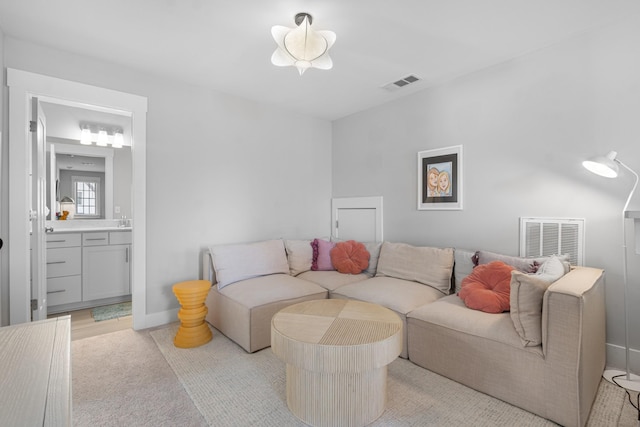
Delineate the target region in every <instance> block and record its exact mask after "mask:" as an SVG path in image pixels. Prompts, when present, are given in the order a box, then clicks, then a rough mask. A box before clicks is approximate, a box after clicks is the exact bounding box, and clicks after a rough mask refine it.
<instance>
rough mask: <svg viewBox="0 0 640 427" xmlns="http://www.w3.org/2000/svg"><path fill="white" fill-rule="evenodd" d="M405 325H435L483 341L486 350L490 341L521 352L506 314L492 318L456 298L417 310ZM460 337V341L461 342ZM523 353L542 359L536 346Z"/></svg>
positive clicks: (520, 344)
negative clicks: (528, 352) (533, 354)
mask: <svg viewBox="0 0 640 427" xmlns="http://www.w3.org/2000/svg"><path fill="white" fill-rule="evenodd" d="M407 321H408V322H409V328H411V325H412V324H413V325H422V326H426V325H425V324H431V325H437V326H440V327H443V328H446V329H449V330H452V331H456V332H458V333H461V334H463V335H467V336H469V335H470V336H475V337H479V338H483V339H486V340H488V341H487V342H488V343H489V344H488V346H491V344H490V343H491V342H492V341H493V342H500V343H503V344H506V345H509V346H510V347H514V348H515V349H520V351H523V350H524V349H523V348H522V343H521V342H520V337H519V336H518V334H517V332H516V331H515V329H514V327H513V322H512V321H511V318H510V316H509V313H498V314H493V313H485V312H484V311H479V310H472V309H470V308H468V307H467V306H466V305H464V302H463V301H462V300H461V299H460V298H458V297H457V296H456V295H449V296H445V297H443V298H440V299H438V300H437V301H435V302H433V303H431V304H429V305H426V306H422V307H419V308H417V309H416V310H414V311H412V312H411V313H409V314H408V315H407ZM463 335H461V337H460V339H464V337H463ZM410 344H411V343H410ZM527 350H528V351H532V352H533V353H535V354H538V355H542V348H541V347H540V346H538V347H528V348H527ZM409 353H411V350H409ZM446 354H449V352H446ZM457 357H462V358H464V357H465V356H464V355H463V354H460V355H457Z"/></svg>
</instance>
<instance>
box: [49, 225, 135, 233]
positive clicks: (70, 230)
mask: <svg viewBox="0 0 640 427" xmlns="http://www.w3.org/2000/svg"><path fill="white" fill-rule="evenodd" d="M89 231H131V227H55V226H54V227H53V231H47V234H57V233H86V232H89Z"/></svg>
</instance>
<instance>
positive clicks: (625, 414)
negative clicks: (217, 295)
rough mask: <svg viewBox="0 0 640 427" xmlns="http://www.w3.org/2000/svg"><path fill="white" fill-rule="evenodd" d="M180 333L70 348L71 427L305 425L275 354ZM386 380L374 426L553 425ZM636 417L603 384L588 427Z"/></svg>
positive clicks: (421, 375)
mask: <svg viewBox="0 0 640 427" xmlns="http://www.w3.org/2000/svg"><path fill="white" fill-rule="evenodd" d="M176 330H177V324H172V325H169V326H168V327H163V328H160V329H157V330H154V331H142V332H135V331H132V330H126V331H120V332H115V333H111V334H108V335H102V336H97V337H93V338H87V339H83V340H80V341H75V342H73V343H72V369H73V374H72V375H73V376H72V378H73V421H74V425H76V426H119V425H128V426H147V425H148V426H152V425H153V426H165V425H168V426H173V425H180V426H206V425H210V426H248V425H252V426H274V427H275V426H278V427H280V426H302V425H303V424H302V423H301V422H300V421H298V420H297V419H296V418H295V417H294V416H293V415H291V413H290V412H289V411H288V409H287V406H286V398H285V374H284V364H283V363H282V362H281V361H280V360H278V359H277V358H276V357H275V356H274V355H273V353H272V352H271V350H270V349H265V350H262V351H259V352H257V353H254V354H247V353H246V352H245V351H244V350H242V349H241V348H240V347H239V346H237V345H236V344H234V343H233V342H231V341H230V340H228V339H227V338H226V337H224V336H223V335H222V334H220V333H218V332H217V331H214V339H213V341H211V342H210V343H208V344H206V345H204V346H201V347H198V348H195V349H179V348H176V347H174V346H173V337H174V335H175V331H176ZM163 356H164V357H163ZM388 381H389V382H388V387H389V388H388V390H389V392H388V396H389V397H388V399H389V401H388V405H387V410H386V411H385V412H384V414H383V415H382V417H381V418H380V419H379V420H378V421H376V422H375V423H374V424H373V425H374V426H430V425H431V426H441V425H446V426H449V425H456V426H513V425H518V426H549V425H555V424H553V423H551V422H549V421H547V420H544V419H542V418H540V417H537V416H535V415H533V414H530V413H528V412H526V411H523V410H521V409H518V408H516V407H513V406H511V405H509V404H506V403H504V402H502V401H499V400H497V399H493V398H491V397H489V396H486V395H484V394H482V393H478V392H476V391H474V390H471V389H469V388H467V387H464V386H462V385H460V384H458V383H455V382H452V381H450V380H448V379H446V378H443V377H441V376H439V375H436V374H434V373H431V372H429V371H427V370H425V369H422V368H420V367H418V366H416V365H414V364H413V363H411V362H409V361H407V360H404V359H398V360H396V361H394V362H393V363H392V364H391V365H390V366H389V380H388ZM97 385H99V386H97ZM636 415H637V414H636V413H635V412H634V411H633V409H632V408H631V405H629V403H628V402H627V401H626V395H625V394H624V392H623V391H622V390H621V389H619V388H617V387H615V386H613V385H611V384H609V383H607V382H605V381H603V382H602V383H601V385H600V389H599V392H598V396H597V398H596V402H595V404H594V407H593V409H592V413H591V417H590V419H589V423H588V425H589V426H616V425H617V426H625V427H626V426H636V425H637V421H636V418H635V417H636Z"/></svg>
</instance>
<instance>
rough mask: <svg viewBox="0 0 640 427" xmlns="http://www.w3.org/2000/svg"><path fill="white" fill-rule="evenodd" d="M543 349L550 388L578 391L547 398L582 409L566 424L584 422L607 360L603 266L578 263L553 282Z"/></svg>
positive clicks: (544, 311) (548, 296)
mask: <svg viewBox="0 0 640 427" xmlns="http://www.w3.org/2000/svg"><path fill="white" fill-rule="evenodd" d="M542 350H543V352H544V357H545V360H546V365H547V369H546V370H545V379H544V381H545V382H548V383H549V384H554V387H551V390H565V391H566V390H575V395H573V393H571V394H572V395H573V396H559V395H558V396H547V398H548V399H550V400H551V401H554V400H555V401H558V402H564V405H569V406H570V407H575V408H576V409H577V411H576V412H573V411H572V410H573V408H566V409H571V411H569V412H570V413H577V414H578V418H577V419H574V420H571V422H567V424H573V425H584V423H585V422H586V420H587V418H588V415H589V410H590V408H591V404H592V403H593V399H594V397H595V394H596V392H597V389H598V385H599V383H600V377H601V376H602V372H603V370H604V367H605V363H606V320H605V295H604V271H603V270H601V269H597V268H588V267H578V268H575V269H573V270H571V271H570V272H569V273H568V274H566V275H565V276H563V277H562V278H561V279H559V280H558V281H556V282H555V283H553V284H552V285H551V286H549V288H548V289H547V292H546V293H545V295H544V300H543V304H542ZM550 393H551V394H553V392H552V391H550ZM563 399H564V400H563Z"/></svg>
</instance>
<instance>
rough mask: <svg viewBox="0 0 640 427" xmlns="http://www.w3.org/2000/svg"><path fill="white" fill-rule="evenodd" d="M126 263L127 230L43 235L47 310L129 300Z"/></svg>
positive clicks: (128, 247) (127, 252) (54, 311)
mask: <svg viewBox="0 0 640 427" xmlns="http://www.w3.org/2000/svg"><path fill="white" fill-rule="evenodd" d="M130 260H131V231H130V230H122V231H120V230H118V231H89V232H86V231H85V232H81V233H80V232H69V233H51V234H47V310H48V311H49V312H50V313H56V312H62V311H68V310H75V309H80V308H88V307H94V306H98V305H103V304H110V303H113V302H119V301H125V300H129V299H130V295H131V263H130Z"/></svg>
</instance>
